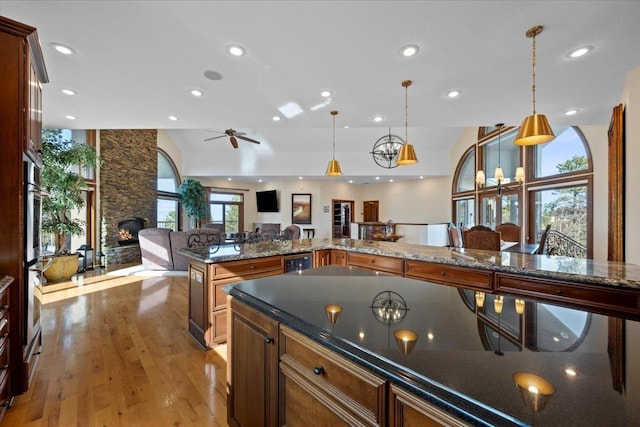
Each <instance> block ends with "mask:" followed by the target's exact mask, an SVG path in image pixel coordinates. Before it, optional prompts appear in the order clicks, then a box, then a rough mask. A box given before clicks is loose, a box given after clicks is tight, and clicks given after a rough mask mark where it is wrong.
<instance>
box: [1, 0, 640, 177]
mask: <svg viewBox="0 0 640 427" xmlns="http://www.w3.org/2000/svg"><path fill="white" fill-rule="evenodd" d="M0 14H1V15H3V16H6V17H9V18H12V19H15V20H18V21H21V22H24V23H26V24H29V25H32V26H34V27H36V28H37V29H38V34H39V37H40V42H41V44H42V48H43V52H44V56H45V62H46V66H47V70H48V74H49V78H50V83H48V84H46V85H45V86H44V88H43V97H44V101H43V110H44V112H43V120H44V125H45V127H70V128H79V129H83V128H86V129H92V128H99V129H100V128H102V129H114V128H122V129H127V128H157V129H168V130H169V133H170V135H172V136H173V138H174V139H175V142H176V143H177V144H178V146H179V147H180V148H181V150H182V152H183V164H182V165H181V166H182V170H183V174H184V175H201V176H204V175H209V176H224V177H227V176H234V177H235V178H237V179H249V178H250V179H254V178H257V177H266V176H270V177H276V176H291V175H293V176H296V177H297V176H298V175H304V176H309V177H321V176H322V175H323V174H324V169H325V167H326V164H327V161H328V160H329V159H330V158H331V144H332V129H331V123H332V122H331V120H332V118H331V116H330V114H329V111H330V110H332V109H336V110H338V111H339V112H340V114H339V115H338V116H337V117H336V124H337V125H336V126H337V127H336V158H337V159H338V160H340V162H341V164H342V168H343V171H344V172H345V176H344V177H343V178H344V179H348V178H353V179H356V180H358V179H360V182H362V181H366V180H368V179H371V177H373V176H375V175H376V174H383V175H384V176H385V177H394V176H395V177H399V178H403V177H404V178H407V177H415V176H417V175H421V174H422V175H434V174H435V175H438V174H443V173H449V172H450V171H449V168H450V165H449V164H448V163H449V162H448V160H447V161H443V159H445V158H446V159H448V157H447V155H446V153H447V152H448V150H449V148H450V147H451V146H452V145H453V144H454V143H455V142H456V141H457V139H458V138H459V136H460V133H461V129H462V128H464V127H467V126H478V125H492V124H495V123H497V122H504V123H506V124H507V125H516V126H517V125H519V124H520V122H521V121H522V119H523V118H524V117H525V116H526V115H529V114H531V110H532V102H531V48H532V43H531V42H532V40H531V39H529V38H526V37H525V32H526V30H527V29H529V28H530V27H532V26H534V25H538V24H539V25H543V26H544V27H545V28H544V31H543V32H542V34H540V36H538V38H537V39H536V40H537V67H536V71H537V111H538V112H540V113H543V114H545V115H547V117H548V118H549V120H550V122H551V124H552V125H553V126H565V125H606V124H608V122H609V117H610V112H611V108H612V107H613V106H614V105H616V104H617V103H618V102H619V99H620V95H621V93H622V90H623V87H624V82H625V78H626V74H627V72H628V71H630V70H631V69H633V68H636V67H638V66H640V48H639V46H640V26H639V25H638V23H639V22H640V2H639V1H364V0H362V1H251V2H248V1H117V2H116V1H82V2H80V1H24V0H20V1H6V0H1V1H0ZM53 42H59V43H63V44H66V45H68V46H70V47H72V48H73V49H75V51H76V52H77V54H76V55H73V56H62V55H60V54H58V53H56V52H55V51H54V50H53V49H52V48H51V47H50V44H51V43H53ZM230 44H240V45H242V46H243V47H244V48H245V49H246V55H245V56H243V57H240V58H236V57H233V56H231V55H229V54H228V53H227V52H226V47H227V46H228V45H230ZM407 44H417V45H418V46H419V47H420V52H419V54H418V55H417V56H415V57H412V58H405V57H402V56H401V55H400V54H399V51H400V48H401V47H402V46H404V45H407ZM584 45H589V46H592V47H593V50H592V52H591V53H590V54H589V55H587V56H585V57H582V58H580V59H569V58H568V57H567V53H568V52H569V51H571V50H572V49H574V48H577V47H580V46H584ZM206 70H213V71H216V72H218V73H220V74H222V76H223V77H224V78H223V79H222V80H219V81H212V80H208V79H207V78H205V77H204V75H203V73H204V72H205V71H206ZM405 79H411V80H413V85H412V86H411V87H409V89H408V104H409V109H408V123H409V132H408V134H409V142H411V143H412V144H414V146H415V147H416V149H417V151H418V157H419V158H420V160H421V163H420V164H419V165H420V166H409V167H399V168H395V169H391V170H386V169H382V168H380V167H378V166H376V165H375V163H374V162H373V160H372V159H371V156H370V155H369V152H370V151H371V148H372V146H373V143H374V142H375V141H376V140H377V139H378V138H379V137H381V136H383V135H384V134H385V133H386V132H387V131H388V127H391V130H392V133H394V134H398V135H400V136H402V137H404V122H405V109H404V96H405V90H404V88H403V87H402V86H401V82H402V81H403V80H405ZM63 88H69V89H73V90H75V91H77V92H78V94H77V95H76V96H73V97H70V96H67V95H64V94H62V93H61V89H63ZM193 88H197V89H200V90H202V91H203V92H204V93H205V95H204V96H203V97H202V98H194V97H193V96H191V95H190V94H189V90H190V89H193ZM323 89H329V90H331V91H333V96H332V97H331V98H330V99H328V100H325V99H324V98H322V97H321V96H320V91H321V90H323ZM451 89H459V90H461V91H462V95H461V96H460V97H459V98H457V99H453V100H452V99H447V98H446V96H445V94H446V92H448V91H449V90H451ZM291 101H293V102H296V103H298V104H299V105H300V106H301V107H302V109H303V113H302V114H300V115H298V116H296V117H294V118H291V119H286V118H283V119H282V120H281V121H280V122H274V121H273V120H272V116H274V115H276V114H278V109H277V108H278V107H279V106H281V105H283V104H285V103H287V102H291ZM323 103H325V104H323ZM570 108H577V109H579V110H580V112H579V113H578V114H577V115H575V116H572V117H567V116H565V115H564V114H563V113H564V112H565V111H566V110H567V109H570ZM69 114H71V115H74V116H76V117H77V119H76V120H74V121H70V120H68V119H66V118H65V116H66V115H69ZM172 114H173V115H176V116H178V117H179V120H178V121H170V120H169V119H168V116H169V115H172ZM376 114H381V115H383V116H385V118H386V120H385V121H383V122H381V123H374V122H373V121H372V117H373V116H374V115H376ZM344 126H349V128H348V129H344ZM227 128H234V129H236V130H239V131H243V132H246V133H247V136H249V137H251V138H254V139H258V140H260V141H262V144H261V145H259V146H257V145H254V144H251V143H247V142H243V141H240V148H239V149H238V150H233V149H232V148H231V146H230V144H229V143H228V142H226V141H225V139H218V140H215V141H211V142H203V139H205V138H209V137H211V136H214V135H215V134H214V133H212V132H210V130H217V131H223V130H225V129H227ZM207 130H209V131H207ZM441 163H445V164H444V165H442V164H441Z"/></svg>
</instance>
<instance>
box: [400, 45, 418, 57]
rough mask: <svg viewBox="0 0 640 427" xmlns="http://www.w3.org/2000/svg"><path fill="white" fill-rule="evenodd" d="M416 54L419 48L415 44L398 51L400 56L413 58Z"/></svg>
mask: <svg viewBox="0 0 640 427" xmlns="http://www.w3.org/2000/svg"><path fill="white" fill-rule="evenodd" d="M418 52H420V48H419V47H418V46H416V45H415V44H410V45H407V46H405V47H403V48H402V49H400V54H401V55H402V56H414V55H417V53H418Z"/></svg>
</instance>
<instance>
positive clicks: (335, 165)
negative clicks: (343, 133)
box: [325, 110, 342, 176]
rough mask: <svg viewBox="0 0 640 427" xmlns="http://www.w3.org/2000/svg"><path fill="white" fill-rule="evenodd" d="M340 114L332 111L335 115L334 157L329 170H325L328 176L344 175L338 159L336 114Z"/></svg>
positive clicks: (328, 167) (328, 166) (332, 114)
mask: <svg viewBox="0 0 640 427" xmlns="http://www.w3.org/2000/svg"><path fill="white" fill-rule="evenodd" d="M337 115H338V112H337V111H335V110H334V111H332V112H331V116H333V158H332V160H330V161H329V165H327V171H326V172H325V175H326V176H340V175H342V169H340V163H339V162H338V161H337V160H336V116H337Z"/></svg>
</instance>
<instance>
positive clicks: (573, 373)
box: [564, 368, 578, 377]
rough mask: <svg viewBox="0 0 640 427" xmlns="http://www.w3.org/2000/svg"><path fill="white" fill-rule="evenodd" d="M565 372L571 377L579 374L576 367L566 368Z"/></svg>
mask: <svg viewBox="0 0 640 427" xmlns="http://www.w3.org/2000/svg"><path fill="white" fill-rule="evenodd" d="M564 372H565V374H567V375H568V376H570V377H575V376H577V375H578V373H577V372H576V371H575V370H574V369H571V368H567V369H565V370H564Z"/></svg>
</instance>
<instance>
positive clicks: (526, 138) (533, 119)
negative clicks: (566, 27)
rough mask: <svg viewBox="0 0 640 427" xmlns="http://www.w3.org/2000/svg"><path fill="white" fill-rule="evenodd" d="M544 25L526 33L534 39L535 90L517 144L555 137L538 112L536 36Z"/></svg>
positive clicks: (535, 142)
mask: <svg viewBox="0 0 640 427" xmlns="http://www.w3.org/2000/svg"><path fill="white" fill-rule="evenodd" d="M542 29H543V26H542V25H537V26H535V27H531V28H529V30H527V32H526V35H527V37H528V38H532V39H533V55H532V68H533V73H532V81H533V85H532V86H531V88H532V92H533V114H532V115H530V116H527V117H526V118H525V119H524V120H523V121H522V125H520V129H519V130H518V135H516V139H515V140H514V141H513V143H514V144H515V145H536V144H543V143H545V142H549V141H551V140H552V139H553V138H555V135H554V134H553V130H551V125H549V121H548V120H547V117H546V116H545V115H544V114H536V36H537V35H538V34H540V33H541V32H542Z"/></svg>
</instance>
